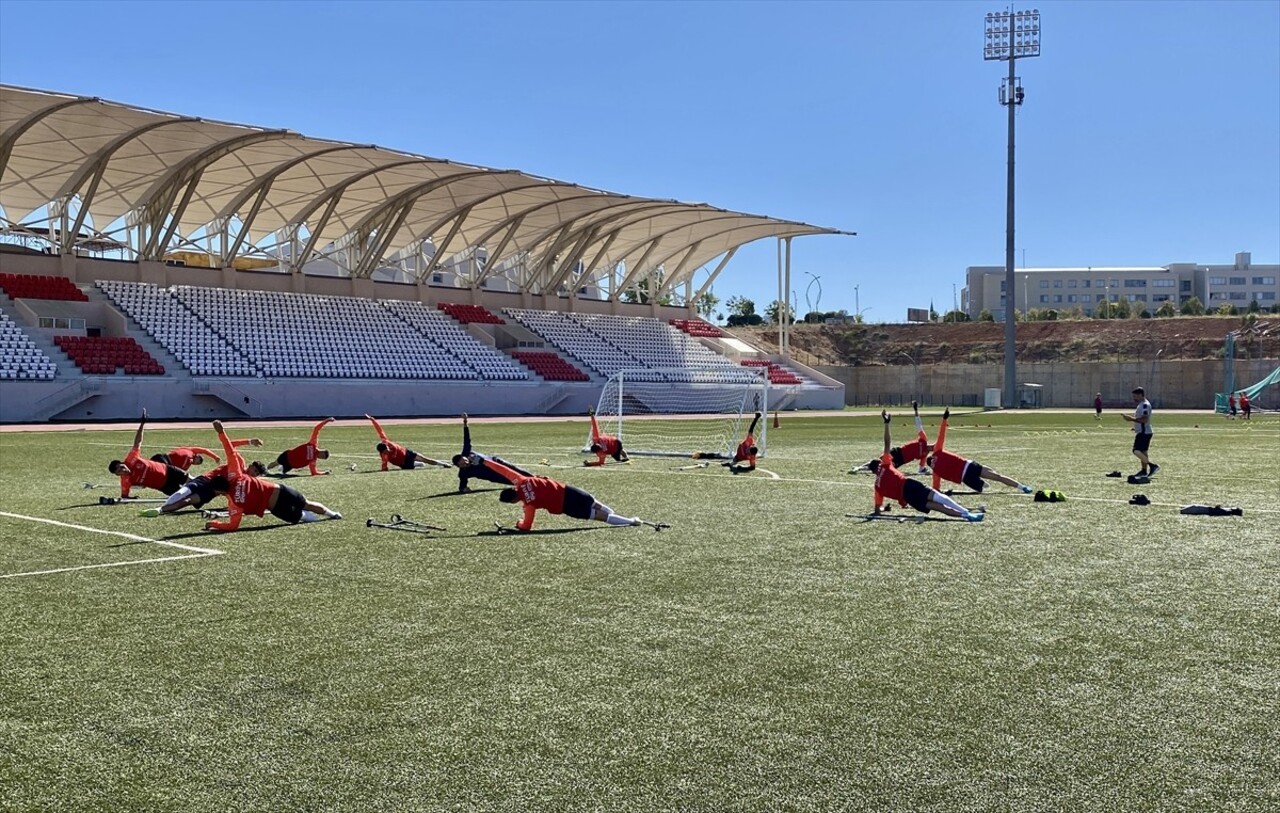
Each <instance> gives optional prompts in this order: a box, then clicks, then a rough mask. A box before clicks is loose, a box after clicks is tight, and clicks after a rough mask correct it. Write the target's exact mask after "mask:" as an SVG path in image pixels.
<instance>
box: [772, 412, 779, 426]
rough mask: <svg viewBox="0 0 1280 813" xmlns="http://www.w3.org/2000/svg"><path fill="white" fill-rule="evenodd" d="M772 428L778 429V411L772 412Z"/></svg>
mask: <svg viewBox="0 0 1280 813" xmlns="http://www.w3.org/2000/svg"><path fill="white" fill-rule="evenodd" d="M773 428H774V429H777V428H778V410H776V409H775V410H774V411H773Z"/></svg>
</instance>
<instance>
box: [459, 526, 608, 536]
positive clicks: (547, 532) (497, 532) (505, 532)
mask: <svg viewBox="0 0 1280 813" xmlns="http://www.w3.org/2000/svg"><path fill="white" fill-rule="evenodd" d="M606 527H608V526H606V525H601V526H600V527H598V528H588V527H582V528H543V529H542V530H540V531H517V530H516V529H515V528H502V529H498V528H494V529H493V530H492V531H478V532H477V533H476V534H475V535H476V536H552V535H555V534H576V533H581V532H583V531H599V530H603V529H604V528H606Z"/></svg>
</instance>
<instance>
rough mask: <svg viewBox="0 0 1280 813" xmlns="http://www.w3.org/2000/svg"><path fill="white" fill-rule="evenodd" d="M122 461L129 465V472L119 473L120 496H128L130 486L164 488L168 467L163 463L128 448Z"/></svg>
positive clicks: (167, 477) (157, 489) (167, 476)
mask: <svg viewBox="0 0 1280 813" xmlns="http://www.w3.org/2000/svg"><path fill="white" fill-rule="evenodd" d="M122 462H123V463H124V464H125V465H126V466H128V467H129V473H128V474H122V475H120V496H121V497H128V496H129V489H130V487H132V486H142V487H143V488H154V489H155V490H156V491H159V490H160V489H162V488H164V484H165V481H167V480H168V479H169V469H168V467H167V466H165V464H163V463H158V462H156V461H155V460H147V459H146V458H144V457H143V456H142V455H140V454H138V450H137V449H130V450H129V454H127V455H125V456H124V460H123V461H122Z"/></svg>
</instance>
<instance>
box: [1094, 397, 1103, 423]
mask: <svg viewBox="0 0 1280 813" xmlns="http://www.w3.org/2000/svg"><path fill="white" fill-rule="evenodd" d="M1093 419H1094V420H1095V421H1100V420H1102V393H1098V394H1097V395H1095V396H1093Z"/></svg>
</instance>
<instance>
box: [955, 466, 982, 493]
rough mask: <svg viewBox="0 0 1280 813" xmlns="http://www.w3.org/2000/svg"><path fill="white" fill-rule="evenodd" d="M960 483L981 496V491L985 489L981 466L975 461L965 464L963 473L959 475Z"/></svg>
mask: <svg viewBox="0 0 1280 813" xmlns="http://www.w3.org/2000/svg"><path fill="white" fill-rule="evenodd" d="M960 482H962V483H964V484H965V485H967V486H968V487H969V488H971V489H973V490H974V491H976V492H978V493H979V494H981V493H982V489H984V488H986V487H987V482H986V481H985V480H983V479H982V464H981V463H979V462H978V461H976V460H970V461H969V462H968V463H965V464H964V471H963V472H961V473H960Z"/></svg>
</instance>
